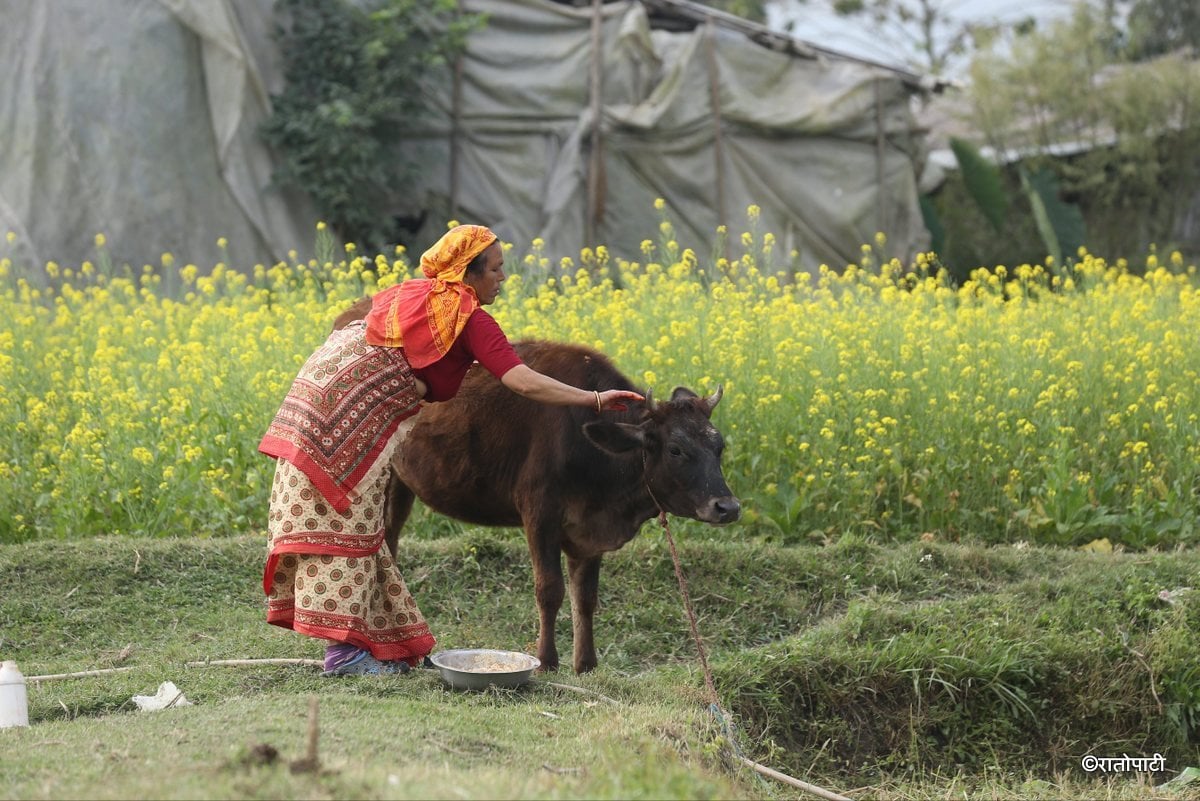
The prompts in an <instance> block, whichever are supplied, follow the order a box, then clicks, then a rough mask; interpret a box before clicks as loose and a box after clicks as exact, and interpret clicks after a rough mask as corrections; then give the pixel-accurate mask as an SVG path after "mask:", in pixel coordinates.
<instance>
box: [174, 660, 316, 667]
mask: <svg viewBox="0 0 1200 801" xmlns="http://www.w3.org/2000/svg"><path fill="white" fill-rule="evenodd" d="M186 664H187V666H188V667H208V666H209V665H224V666H240V665H307V666H308V667H319V668H323V667H325V663H324V662H323V661H322V660H320V659H205V660H204V661H202V662H187V663H186Z"/></svg>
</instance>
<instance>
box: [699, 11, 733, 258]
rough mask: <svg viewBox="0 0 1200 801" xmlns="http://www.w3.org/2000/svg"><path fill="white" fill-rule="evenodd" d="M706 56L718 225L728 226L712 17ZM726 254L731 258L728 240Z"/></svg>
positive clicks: (708, 23)
mask: <svg viewBox="0 0 1200 801" xmlns="http://www.w3.org/2000/svg"><path fill="white" fill-rule="evenodd" d="M705 28H706V30H705V33H704V43H705V55H706V59H705V60H706V61H707V63H708V97H709V103H710V104H711V105H712V118H713V161H714V162H715V163H716V168H717V186H716V192H717V225H727V224H728V222H729V214H728V209H726V208H725V141H724V137H723V134H722V132H721V127H722V125H721V81H720V75H718V73H717V42H716V39H717V25H716V22H715V21H714V20H713V18H712V17H711V16H709V17H708V19H707V21H706V22H705ZM725 245H726V251H727V252H726V253H724V254H723V255H724V256H725V258H729V253H728V246H729V242H728V240H726V242H725Z"/></svg>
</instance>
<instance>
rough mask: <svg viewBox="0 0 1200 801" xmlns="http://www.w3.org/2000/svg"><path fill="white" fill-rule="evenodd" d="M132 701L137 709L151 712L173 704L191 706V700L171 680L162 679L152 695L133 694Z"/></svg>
mask: <svg viewBox="0 0 1200 801" xmlns="http://www.w3.org/2000/svg"><path fill="white" fill-rule="evenodd" d="M133 702H134V703H135V704H137V707H138V709H141V710H142V711H144V712H153V711H155V710H157V709H166V708H168V707H173V706H191V705H192V702H191V701H189V700H188V699H187V698H185V697H184V696H183V693H182V692H181V691H180V689H179V688H178V687H176V686H175V682H173V681H164V682H163V683H162V684H160V685H158V692H157V693H155V694H154V695H135V696H133Z"/></svg>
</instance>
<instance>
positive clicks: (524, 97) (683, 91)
mask: <svg viewBox="0 0 1200 801" xmlns="http://www.w3.org/2000/svg"><path fill="white" fill-rule="evenodd" d="M464 5H466V7H467V8H468V9H469V10H471V11H474V12H482V13H484V14H486V15H487V17H488V20H489V21H488V25H487V27H486V28H485V29H484V30H482V31H479V32H478V33H476V34H474V35H473V36H472V38H471V40H470V42H469V47H468V53H467V57H466V59H465V60H464V65H463V80H462V100H461V104H460V106H459V109H458V128H457V130H458V136H457V144H458V155H457V158H458V159H459V163H458V175H459V183H458V186H457V187H456V189H455V191H454V200H455V201H456V206H457V208H458V209H459V211H458V214H457V216H458V217H459V218H460V219H463V220H467V219H470V220H476V221H481V222H486V223H489V224H492V225H493V226H495V227H496V228H497V230H498V231H499V232H500V233H501V235H502V237H504V238H506V239H509V240H511V241H514V242H516V243H518V244H521V243H526V242H528V241H529V240H530V239H532V238H533V237H535V236H541V237H542V238H543V239H544V240H545V241H546V243H547V252H549V253H552V254H556V255H571V254H572V252H573V251H574V250H577V249H578V247H579V246H580V245H581V244H594V243H588V242H585V239H586V236H585V233H586V231H587V229H588V222H587V220H588V199H587V193H588V165H589V156H590V152H591V150H590V148H591V131H592V109H591V107H590V97H591V89H590V78H589V72H590V66H591V59H592V52H593V47H592V41H593V37H592V33H591V21H592V10H591V8H590V7H583V8H574V7H570V6H565V5H562V4H558V3H554V2H550V1H549V0H523V2H506V1H505V0H467V2H466V3H464ZM602 18H603V25H602V35H601V37H600V38H601V43H602V44H601V47H602V48H603V49H602V53H603V59H602V64H603V70H602V73H603V99H604V102H603V104H602V109H601V126H602V128H601V131H602V141H601V150H602V152H603V175H602V177H601V179H600V180H601V183H602V186H603V187H604V190H603V198H604V199H603V215H602V217H601V220H600V222H599V225H597V226H596V229H595V237H594V239H595V243H603V244H607V245H608V246H609V247H610V249H612V250H614V251H615V252H617V253H619V254H620V255H623V256H625V257H627V258H640V254H639V252H638V246H639V243H640V242H641V241H643V240H644V239H652V240H657V237H658V216H657V214H656V212H655V211H654V209H653V201H654V199H655V198H658V197H661V198H664V199H665V200H666V201H667V204H668V207H669V209H668V213H669V214H670V216H671V218H672V221H673V222H674V224H675V226H676V230H677V232H678V235H679V240H680V241H681V242H682V243H683V244H684V245H691V246H693V247H696V248H697V249H705V248H707V247H708V245H710V244H711V243H712V242H713V240H714V237H715V231H716V228H717V226H718V225H719V224H721V223H725V224H726V225H728V226H729V228H730V230H731V231H735V232H736V231H739V230H742V229H743V228H744V227H745V226H746V208H747V206H748V205H750V204H752V203H753V204H757V205H759V206H760V207H761V208H762V220H761V222H760V230H761V231H772V232H773V233H775V234H776V236H777V237H778V238H779V246H780V247H783V248H787V249H788V250H790V249H792V248H794V249H796V250H798V251H799V253H800V254H801V262H802V263H803V264H804V266H805V267H807V268H808V269H815V268H816V266H817V264H818V263H820V262H827V263H829V264H831V265H833V266H839V267H840V266H841V265H842V264H844V263H846V262H847V261H855V260H857V258H858V255H859V246H860V245H861V244H862V243H864V242H871V241H873V240H874V235H875V233H876V232H877V231H883V232H885V233H887V234H888V236H889V241H890V248H894V249H895V251H896V252H899V253H902V254H911V253H913V252H915V251H916V250H918V249H921V248H924V247H926V246H927V243H928V233H927V232H926V230H925V227H924V224H923V222H922V219H921V214H920V209H919V205H918V200H917V174H918V171H919V169H920V161H921V150H920V148H921V141H920V137H919V135H918V134H917V133H916V131H915V122H914V120H913V117H912V115H911V113H910V108H909V99H910V94H911V93H910V90H909V88H908V87H907V86H906V85H905V84H904V82H903V81H902V79H901V77H900V76H899V75H897V74H896V73H894V72H891V71H888V70H885V69H880V68H876V67H872V66H869V65H866V64H863V63H861V62H856V61H850V60H837V59H824V58H823V59H820V60H815V59H810V58H804V57H800V56H798V55H792V54H788V53H783V52H778V51H775V50H772V49H769V48H767V47H764V46H762V45H760V44H757V43H755V42H752V41H750V40H749V38H748V37H747V36H745V35H744V34H742V33H738V32H735V31H730V30H726V29H722V28H720V27H716V26H710V25H701V26H699V27H697V28H696V29H695V30H693V31H691V32H686V33H671V32H666V31H661V30H653V31H652V30H651V28H650V24H649V19H648V16H647V14H646V11H645V9H644V7H643V5H642V4H641V3H639V2H636V1H631V2H624V3H610V4H606V5H604V6H603V7H602ZM714 80H715V83H716V90H717V98H718V99H717V104H716V105H715V106H714V103H713V102H712V94H713V82H714ZM451 96H452V95H451V94H450V93H447V94H446V95H444V96H439V98H437V104H438V107H439V110H440V116H439V118H437V119H436V120H435V121H434V122H433V124H431V125H427V126H425V127H423V128H421V129H419V130H417V129H414V130H410V131H408V132H407V135H408V137H409V138H410V142H411V139H412V138H413V137H415V138H416V139H417V140H418V142H416V143H415V144H413V143H410V144H409V145H406V146H405V147H404V148H403V149H402V150H403V151H404V152H407V153H409V154H414V153H419V154H420V155H419V158H420V159H421V161H422V163H424V164H427V165H428V164H434V165H439V166H438V168H437V169H434V170H432V171H430V172H429V173H427V175H426V183H425V186H424V188H423V191H419V192H416V193H413V194H412V195H411V196H410V199H409V204H408V206H407V207H406V208H405V211H407V213H409V214H420V213H421V212H422V211H425V212H426V213H427V217H426V223H425V230H424V231H423V233H424V237H425V238H429V237H430V236H433V235H436V233H437V231H438V230H440V227H441V225H442V224H443V223H444V220H442V219H441V218H439V217H437V216H436V215H430V213H429V212H430V210H432V209H437V208H446V205H445V204H446V203H447V202H448V200H449V198H448V195H449V194H450V189H449V187H450V186H451V175H450V172H451V170H450V162H451V158H452V156H451V147H450V144H449V142H450V137H451V131H452V128H453V124H452V119H453V109H452V107H451V104H450V98H451ZM718 118H719V120H720V122H719V125H718V122H717V120H718ZM718 130H719V132H720V133H719V137H718ZM718 138H719V140H720V141H719V143H718ZM718 163H720V165H721V167H720V174H718ZM719 184H721V185H722V189H723V192H722V193H718V185H719ZM719 195H723V196H719ZM722 209H723V210H724V213H723V214H722V213H721V210H722Z"/></svg>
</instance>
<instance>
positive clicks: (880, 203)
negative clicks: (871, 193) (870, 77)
mask: <svg viewBox="0 0 1200 801" xmlns="http://www.w3.org/2000/svg"><path fill="white" fill-rule="evenodd" d="M882 80H883V79H882V78H880V77H876V78H875V81H874V87H875V231H876V232H880V231H882V232H884V233H887V191H886V189H885V187H884V185H883V182H884V178H885V174H884V168H883V162H884V157H885V155H886V153H885V147H886V145H887V139H886V135H885V132H884V125H883V89H882V87H881V82H882ZM877 255H878V256H879V257H880V258H882V257H883V254H882V253H880V254H877Z"/></svg>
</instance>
